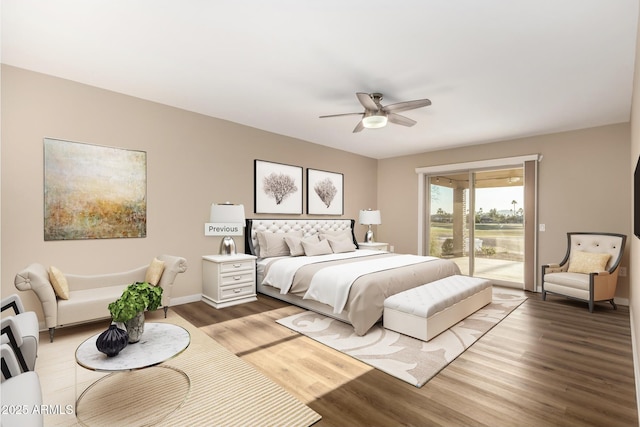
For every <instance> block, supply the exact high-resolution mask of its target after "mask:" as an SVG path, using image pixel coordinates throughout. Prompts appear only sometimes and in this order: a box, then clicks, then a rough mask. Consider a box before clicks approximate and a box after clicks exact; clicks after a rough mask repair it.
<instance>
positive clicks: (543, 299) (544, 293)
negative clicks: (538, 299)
mask: <svg viewBox="0 0 640 427" xmlns="http://www.w3.org/2000/svg"><path fill="white" fill-rule="evenodd" d="M546 300H547V291H542V301H546Z"/></svg>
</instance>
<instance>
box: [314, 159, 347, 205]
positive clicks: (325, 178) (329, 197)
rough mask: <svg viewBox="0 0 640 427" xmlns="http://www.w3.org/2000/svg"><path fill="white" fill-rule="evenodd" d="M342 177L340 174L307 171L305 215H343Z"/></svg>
mask: <svg viewBox="0 0 640 427" xmlns="http://www.w3.org/2000/svg"><path fill="white" fill-rule="evenodd" d="M343 204H344V177H343V175H342V174H341V173H335V172H326V171H321V170H316V169H307V213H308V214H309V215H342V214H344V206H343Z"/></svg>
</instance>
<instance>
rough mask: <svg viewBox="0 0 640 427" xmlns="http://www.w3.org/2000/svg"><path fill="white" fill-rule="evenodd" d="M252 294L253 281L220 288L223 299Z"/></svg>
mask: <svg viewBox="0 0 640 427" xmlns="http://www.w3.org/2000/svg"><path fill="white" fill-rule="evenodd" d="M252 294H254V290H253V282H250V283H244V284H239V285H238V286H226V287H224V288H220V298H221V299H223V300H225V299H227V298H234V297H241V296H243V295H252Z"/></svg>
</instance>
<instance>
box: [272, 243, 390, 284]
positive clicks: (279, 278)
mask: <svg viewBox="0 0 640 427" xmlns="http://www.w3.org/2000/svg"><path fill="white" fill-rule="evenodd" d="M370 255H380V251H374V250H370V249H361V250H357V251H355V252H345V253H341V254H328V255H318V256H300V257H286V258H282V259H279V260H277V261H274V262H273V265H272V266H271V267H270V268H269V271H268V272H267V275H266V276H265V277H264V279H263V280H262V284H263V285H270V286H273V287H275V288H278V289H280V293H281V294H286V293H287V292H289V290H290V289H291V285H292V284H293V276H295V274H296V271H298V269H299V268H300V267H304V266H305V265H308V264H313V263H316V262H325V261H335V260H340V259H349V258H358V257H365V256H370Z"/></svg>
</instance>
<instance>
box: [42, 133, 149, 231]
mask: <svg viewBox="0 0 640 427" xmlns="http://www.w3.org/2000/svg"><path fill="white" fill-rule="evenodd" d="M146 235H147V153H146V152H144V151H135V150H126V149H121V148H112V147H104V146H99V145H92V144H84V143H78V142H71V141H63V140H59V139H51V138H45V139H44V240H45V241H48V240H83V239H112V238H126V237H146Z"/></svg>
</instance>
